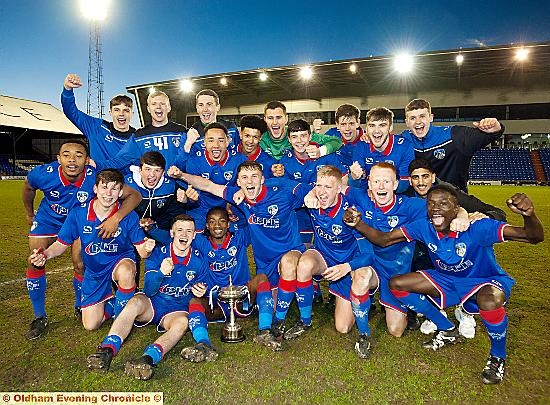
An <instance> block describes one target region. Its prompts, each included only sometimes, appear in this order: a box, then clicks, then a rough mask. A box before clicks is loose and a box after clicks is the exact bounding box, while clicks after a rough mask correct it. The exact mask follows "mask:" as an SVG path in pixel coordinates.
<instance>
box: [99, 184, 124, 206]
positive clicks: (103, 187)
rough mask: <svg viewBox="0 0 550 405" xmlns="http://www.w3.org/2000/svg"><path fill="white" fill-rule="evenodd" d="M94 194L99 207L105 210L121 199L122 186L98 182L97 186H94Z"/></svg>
mask: <svg viewBox="0 0 550 405" xmlns="http://www.w3.org/2000/svg"><path fill="white" fill-rule="evenodd" d="M94 193H95V195H96V197H97V202H98V203H99V205H100V206H101V207H102V208H103V209H105V210H107V209H109V208H111V207H112V206H113V205H115V204H116V202H117V201H118V199H119V198H120V197H122V184H120V183H117V182H114V181H110V182H109V183H105V182H102V181H100V182H99V184H97V185H94Z"/></svg>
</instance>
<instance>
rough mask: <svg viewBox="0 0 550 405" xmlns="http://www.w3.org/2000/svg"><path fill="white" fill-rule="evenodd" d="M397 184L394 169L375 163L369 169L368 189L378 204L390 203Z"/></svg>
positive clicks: (382, 205)
mask: <svg viewBox="0 0 550 405" xmlns="http://www.w3.org/2000/svg"><path fill="white" fill-rule="evenodd" d="M397 185H398V182H397V177H396V175H395V170H392V169H390V168H386V167H379V166H376V165H374V166H373V167H372V169H371V170H370V175H369V189H370V190H371V192H372V194H373V198H374V201H376V203H377V204H378V205H379V206H381V207H384V206H386V205H390V204H391V202H392V201H393V195H394V191H395V190H397Z"/></svg>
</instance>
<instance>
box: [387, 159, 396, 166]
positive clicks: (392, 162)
mask: <svg viewBox="0 0 550 405" xmlns="http://www.w3.org/2000/svg"><path fill="white" fill-rule="evenodd" d="M386 163H389V164H390V165H394V166H395V162H394V161H393V160H386Z"/></svg>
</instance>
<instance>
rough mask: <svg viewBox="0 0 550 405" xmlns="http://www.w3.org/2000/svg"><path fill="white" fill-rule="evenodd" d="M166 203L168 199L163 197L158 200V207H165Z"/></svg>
mask: <svg viewBox="0 0 550 405" xmlns="http://www.w3.org/2000/svg"><path fill="white" fill-rule="evenodd" d="M164 204H166V200H165V199H164V198H161V199H160V200H157V208H162V207H164Z"/></svg>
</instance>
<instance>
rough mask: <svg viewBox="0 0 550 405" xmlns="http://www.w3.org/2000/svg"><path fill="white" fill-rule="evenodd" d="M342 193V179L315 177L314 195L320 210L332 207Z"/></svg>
mask: <svg viewBox="0 0 550 405" xmlns="http://www.w3.org/2000/svg"><path fill="white" fill-rule="evenodd" d="M341 191H342V179H341V178H340V179H338V178H336V177H334V176H317V181H316V182H315V195H316V196H317V199H318V200H319V204H320V206H321V208H322V209H327V208H330V207H333V206H334V205H336V203H337V202H338V195H339V194H340V192H341Z"/></svg>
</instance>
